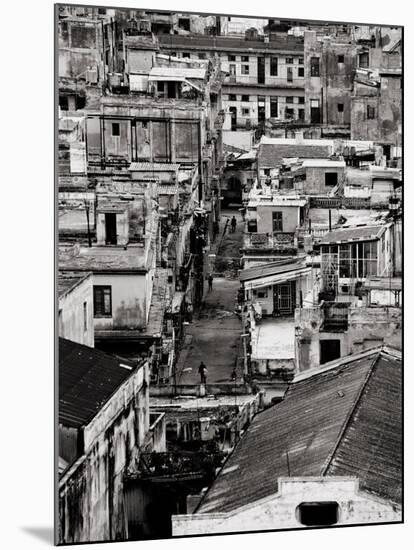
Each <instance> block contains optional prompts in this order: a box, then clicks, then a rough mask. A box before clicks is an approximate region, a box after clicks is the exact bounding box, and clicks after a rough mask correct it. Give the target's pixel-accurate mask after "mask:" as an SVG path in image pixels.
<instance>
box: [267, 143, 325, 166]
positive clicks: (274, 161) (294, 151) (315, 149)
mask: <svg viewBox="0 0 414 550" xmlns="http://www.w3.org/2000/svg"><path fill="white" fill-rule="evenodd" d="M333 147H334V145H333V141H332V140H328V139H325V140H321V139H304V140H301V141H297V140H295V139H277V138H264V139H263V138H262V141H261V143H260V145H259V150H258V155H257V158H258V163H259V167H260V168H264V167H265V168H276V167H278V166H279V165H280V164H281V162H282V159H284V158H299V159H323V158H325V159H326V158H328V157H330V156H331V155H332V153H333V150H334V149H333Z"/></svg>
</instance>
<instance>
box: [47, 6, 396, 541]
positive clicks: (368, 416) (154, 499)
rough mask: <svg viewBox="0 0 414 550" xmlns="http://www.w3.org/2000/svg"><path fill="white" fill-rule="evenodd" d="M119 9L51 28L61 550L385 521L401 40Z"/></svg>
mask: <svg viewBox="0 0 414 550" xmlns="http://www.w3.org/2000/svg"><path fill="white" fill-rule="evenodd" d="M126 3H127V4H128V2H126ZM129 4H130V5H129V7H128V6H127V7H114V8H111V7H108V6H99V5H93V4H92V5H77V4H56V5H55V11H54V25H55V28H54V32H55V46H54V49H55V51H54V56H55V113H54V114H55V208H56V232H57V236H56V243H55V254H56V260H55V264H56V265H55V271H56V277H55V279H56V287H55V292H56V306H55V316H56V365H55V369H56V371H55V380H56V418H55V424H56V436H57V440H56V445H55V446H56V456H55V459H56V460H55V469H56V472H55V473H56V487H55V493H56V494H55V503H56V512H55V514H56V515H55V543H56V544H58V545H70V544H77V543H97V542H112V541H143V540H152V539H171V538H177V537H189V536H191V537H195V536H200V535H226V534H235V533H239V534H240V533H257V532H266V531H282V530H299V531H300V530H314V529H320V528H333V527H334V528H336V527H344V526H371V527H372V526H374V525H378V524H396V523H401V522H403V519H404V518H403V512H404V506H403V403H402V400H403V395H402V394H403V372H402V332H403V302H404V298H403V284H402V282H403V237H404V235H403V185H404V172H403V160H404V148H403V145H404V143H403V122H404V119H403V57H404V51H403V50H404V32H403V31H404V28H403V27H402V26H401V25H393V24H392V23H393V13H392V6H390V9H389V11H388V12H384V13H383V14H382V16H381V20H382V23H381V24H379V23H375V24H371V23H369V21H368V22H366V21H365V22H360V23H358V20H359V17H358V13H357V12H353V11H352V10H351V11H350V12H348V11H347V10H346V9H345V10H344V12H343V19H344V21H341V20H339V21H338V20H336V18H335V17H331V16H330V14H329V10H328V9H327V11H326V20H323V21H318V20H316V19H315V20H308V19H306V18H305V19H300V18H298V16H297V14H296V15H295V16H294V17H292V18H291V19H288V18H286V17H280V16H278V13H277V12H278V6H277V4H269V5H268V7H267V9H266V10H265V9H263V14H264V15H263V17H258V16H257V15H255V16H249V5H248V4H247V3H246V4H245V6H243V7H244V9H245V11H246V14H247V15H246V16H241V15H226V14H225V13H196V12H191V13H189V12H185V11H181V10H179V9H177V10H176V11H174V7H175V6H174V2H173V3H172V4H171V7H170V8H169V9H171V11H166V10H165V9H159V10H157V9H156V8H157V6H156V5H155V6H152V5H151V3H150V2H148V3H147V4H148V5H147V6H146V7H145V6H140V2H139V1H136V0H134V1H131V2H129ZM155 4H156V2H155ZM194 6H195V7H194V9H200V8H201V6H199V5H196V4H194ZM164 7H165V5H164ZM226 8H227V6H226V3H224V4H223V7H222V9H223V12H225V11H226ZM203 9H204V8H203ZM206 9H208V6H207V7H206ZM292 11H294V10H292ZM269 12H270V13H269ZM272 13H273V15H272ZM295 13H297V12H295ZM348 19H350V21H356V22H347V20H348ZM52 337H53V336H52V335H50V338H51V339H52ZM335 532H336V536H337V537H341V536H342V532H343V530H341V531H340V530H338V529H335ZM278 534H279V533H275V539H274V540H275V544H276V543H277V535H278ZM219 540H221V539H219ZM253 541H254V539H253ZM253 541H252V542H253ZM192 542H193V544H197V543H198V541H197V540H193V541H192ZM253 544H254V542H253Z"/></svg>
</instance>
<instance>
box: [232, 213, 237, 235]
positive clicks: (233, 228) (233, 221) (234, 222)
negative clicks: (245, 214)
mask: <svg viewBox="0 0 414 550" xmlns="http://www.w3.org/2000/svg"><path fill="white" fill-rule="evenodd" d="M236 226H237V220H236V217H235V216H233V217H232V219H231V232H232V233H234V232H235V231H236Z"/></svg>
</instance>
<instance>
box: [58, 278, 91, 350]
mask: <svg viewBox="0 0 414 550" xmlns="http://www.w3.org/2000/svg"><path fill="white" fill-rule="evenodd" d="M84 303H86V322H85V318H84ZM59 336H60V337H62V338H67V339H68V340H72V342H78V343H79V344H84V345H85V346H90V347H92V348H93V347H94V342H95V340H94V323H93V291H92V278H91V277H90V276H89V277H87V279H85V280H84V281H82V282H81V283H80V284H78V285H77V286H76V287H75V288H74V289H73V290H72V291H71V292H68V293H67V294H65V295H64V296H63V297H61V298H59Z"/></svg>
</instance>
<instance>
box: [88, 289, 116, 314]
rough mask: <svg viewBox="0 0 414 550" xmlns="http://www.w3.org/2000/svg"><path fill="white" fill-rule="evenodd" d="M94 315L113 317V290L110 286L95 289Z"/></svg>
mask: <svg viewBox="0 0 414 550" xmlns="http://www.w3.org/2000/svg"><path fill="white" fill-rule="evenodd" d="M93 314H94V317H111V315H112V288H111V287H110V286H94V287H93Z"/></svg>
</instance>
